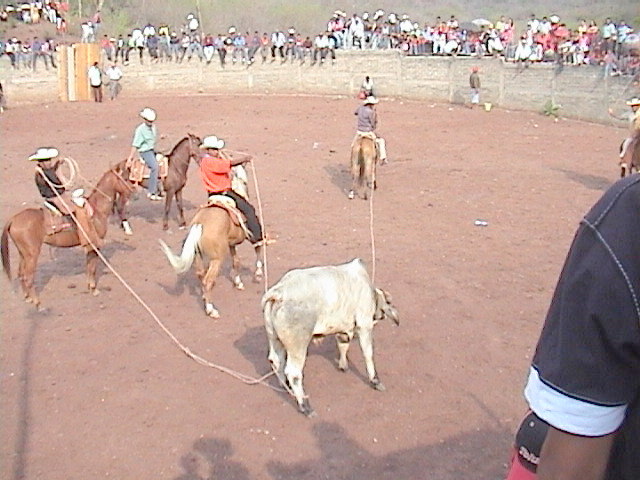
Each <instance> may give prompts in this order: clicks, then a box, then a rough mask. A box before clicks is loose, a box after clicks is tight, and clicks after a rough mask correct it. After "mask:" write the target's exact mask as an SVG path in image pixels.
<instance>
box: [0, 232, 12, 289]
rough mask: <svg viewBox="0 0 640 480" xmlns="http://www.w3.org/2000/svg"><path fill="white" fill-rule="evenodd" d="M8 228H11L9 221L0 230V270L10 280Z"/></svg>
mask: <svg viewBox="0 0 640 480" xmlns="http://www.w3.org/2000/svg"><path fill="white" fill-rule="evenodd" d="M9 227H11V220H9V221H8V222H7V224H6V225H5V226H4V230H2V238H1V239H0V251H1V252H2V268H4V273H6V274H7V277H9V280H11V259H10V257H9Z"/></svg>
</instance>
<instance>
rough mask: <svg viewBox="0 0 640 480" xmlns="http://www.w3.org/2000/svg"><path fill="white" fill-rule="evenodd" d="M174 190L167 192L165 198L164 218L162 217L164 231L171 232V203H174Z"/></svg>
mask: <svg viewBox="0 0 640 480" xmlns="http://www.w3.org/2000/svg"><path fill="white" fill-rule="evenodd" d="M173 195H174V192H173V190H165V198H164V216H163V217H162V229H163V230H169V211H170V210H171V202H172V201H173Z"/></svg>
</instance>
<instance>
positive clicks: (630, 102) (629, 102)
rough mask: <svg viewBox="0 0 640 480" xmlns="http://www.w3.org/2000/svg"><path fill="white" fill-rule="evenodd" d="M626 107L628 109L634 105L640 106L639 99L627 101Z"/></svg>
mask: <svg viewBox="0 0 640 480" xmlns="http://www.w3.org/2000/svg"><path fill="white" fill-rule="evenodd" d="M627 105H629V106H630V107H633V106H635V105H640V97H633V98H631V99H629V100H627Z"/></svg>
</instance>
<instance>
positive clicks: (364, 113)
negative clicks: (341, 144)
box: [353, 95, 387, 165]
mask: <svg viewBox="0 0 640 480" xmlns="http://www.w3.org/2000/svg"><path fill="white" fill-rule="evenodd" d="M377 104H378V99H377V98H376V97H374V96H373V95H369V96H368V97H367V98H365V99H364V101H363V102H362V105H360V106H359V107H358V108H357V109H356V111H355V112H354V115H356V116H357V117H358V122H357V132H356V136H355V138H354V139H353V142H354V143H355V142H356V141H357V140H358V139H359V137H370V138H372V139H373V140H375V141H376V146H377V149H378V158H379V159H380V164H381V165H384V164H385V163H387V149H386V144H385V141H384V138H382V137H379V136H378V135H376V133H375V130H376V127H377V126H378V112H376V105H377Z"/></svg>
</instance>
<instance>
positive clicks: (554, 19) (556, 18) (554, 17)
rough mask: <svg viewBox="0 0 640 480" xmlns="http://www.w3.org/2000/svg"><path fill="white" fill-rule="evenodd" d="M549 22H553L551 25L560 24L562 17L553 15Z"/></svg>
mask: <svg viewBox="0 0 640 480" xmlns="http://www.w3.org/2000/svg"><path fill="white" fill-rule="evenodd" d="M549 20H550V21H551V23H558V22H560V17H559V16H558V15H551V16H550V17H549Z"/></svg>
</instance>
